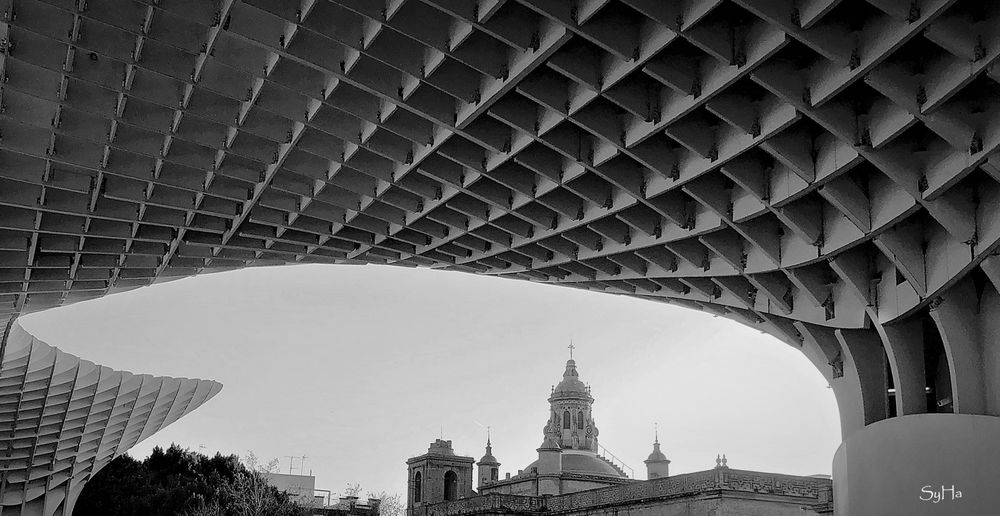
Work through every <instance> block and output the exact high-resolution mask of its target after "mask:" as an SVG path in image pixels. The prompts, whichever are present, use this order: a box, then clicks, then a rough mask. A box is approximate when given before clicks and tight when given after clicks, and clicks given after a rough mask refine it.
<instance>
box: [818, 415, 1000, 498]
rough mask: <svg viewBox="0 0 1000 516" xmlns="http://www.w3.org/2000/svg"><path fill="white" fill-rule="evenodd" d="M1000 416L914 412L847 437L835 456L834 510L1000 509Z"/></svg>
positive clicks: (886, 420) (875, 424) (887, 420)
mask: <svg viewBox="0 0 1000 516" xmlns="http://www.w3.org/2000/svg"><path fill="white" fill-rule="evenodd" d="M998 435H1000V418H998V417H994V416H981V415H969V414H913V415H908V416H900V417H894V418H889V419H885V420H882V421H879V422H876V423H874V424H871V425H868V426H866V427H865V428H863V429H861V430H858V431H857V432H854V433H853V434H851V435H850V436H848V437H847V438H846V439H845V440H844V442H843V444H841V445H840V448H839V449H837V453H836V454H835V455H834V460H833V494H834V515H835V516H869V515H874V514H879V515H903V514H905V515H907V516H972V515H982V514H996V510H997V507H1000V489H997V488H996V481H997V479H998V478H1000V439H997V436H998Z"/></svg>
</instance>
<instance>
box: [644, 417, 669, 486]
mask: <svg viewBox="0 0 1000 516" xmlns="http://www.w3.org/2000/svg"><path fill="white" fill-rule="evenodd" d="M654 432H655V434H654V435H655V440H654V441H653V452H652V453H650V454H649V457H647V458H646V460H645V461H643V462H645V463H646V478H647V479H648V480H653V479H654V478H664V477H668V476H670V460H669V459H667V456H666V455H664V454H663V452H662V451H660V432H659V429H656V430H655V431H654Z"/></svg>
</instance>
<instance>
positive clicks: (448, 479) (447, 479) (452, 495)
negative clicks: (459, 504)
mask: <svg viewBox="0 0 1000 516" xmlns="http://www.w3.org/2000/svg"><path fill="white" fill-rule="evenodd" d="M444 499H445V500H456V499H458V475H456V474H455V472H454V471H449V472H447V473H445V474H444Z"/></svg>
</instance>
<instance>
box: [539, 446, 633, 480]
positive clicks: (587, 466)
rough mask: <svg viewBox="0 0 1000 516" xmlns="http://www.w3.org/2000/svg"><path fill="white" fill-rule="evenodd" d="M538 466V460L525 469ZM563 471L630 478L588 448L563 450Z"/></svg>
mask: <svg viewBox="0 0 1000 516" xmlns="http://www.w3.org/2000/svg"><path fill="white" fill-rule="evenodd" d="M536 467H538V461H537V460H536V461H534V462H532V463H531V464H528V467H527V468H525V469H524V471H525V472H530V471H531V470H532V468H536ZM561 473H576V474H580V475H598V476H605V477H616V478H628V476H627V475H625V473H623V472H622V471H621V470H619V469H618V468H616V467H614V466H612V465H611V463H610V462H608V461H607V460H605V459H603V458H601V457H598V456H597V454H596V453H594V452H592V451H587V450H562V471H561Z"/></svg>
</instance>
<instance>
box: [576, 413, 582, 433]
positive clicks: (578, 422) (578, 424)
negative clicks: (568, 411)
mask: <svg viewBox="0 0 1000 516" xmlns="http://www.w3.org/2000/svg"><path fill="white" fill-rule="evenodd" d="M576 427H577V428H579V429H580V430H583V411H582V410H581V411H579V412H577V413H576Z"/></svg>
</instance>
